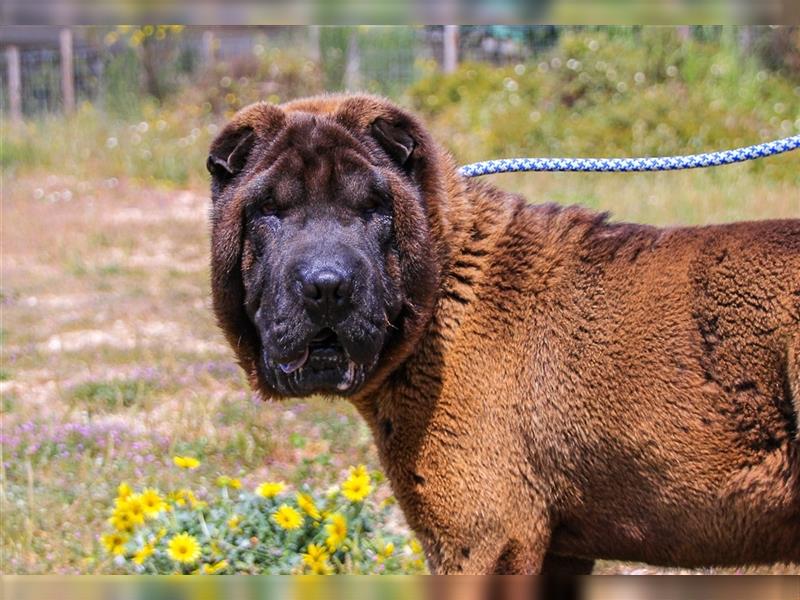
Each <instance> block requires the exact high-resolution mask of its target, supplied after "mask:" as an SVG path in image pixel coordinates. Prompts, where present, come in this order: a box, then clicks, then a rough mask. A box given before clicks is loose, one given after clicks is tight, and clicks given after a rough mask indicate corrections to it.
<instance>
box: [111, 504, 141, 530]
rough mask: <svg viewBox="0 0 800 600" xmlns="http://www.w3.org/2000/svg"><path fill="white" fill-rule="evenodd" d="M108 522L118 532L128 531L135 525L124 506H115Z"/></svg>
mask: <svg viewBox="0 0 800 600" xmlns="http://www.w3.org/2000/svg"><path fill="white" fill-rule="evenodd" d="M108 522H109V523H111V525H113V526H114V529H116V530H117V531H120V532H127V533H130V532H132V531H133V528H134V526H135V524H134V522H133V521H132V520H131V515H130V514H129V513H128V511H127V510H125V508H124V507H117V508H116V509H115V510H114V513H113V514H112V515H111V518H110V519H109V520H108Z"/></svg>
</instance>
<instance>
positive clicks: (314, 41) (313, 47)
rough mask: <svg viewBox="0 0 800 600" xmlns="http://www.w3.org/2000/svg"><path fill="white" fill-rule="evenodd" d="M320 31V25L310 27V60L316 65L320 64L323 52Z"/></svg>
mask: <svg viewBox="0 0 800 600" xmlns="http://www.w3.org/2000/svg"><path fill="white" fill-rule="evenodd" d="M319 31H320V26H319V25H309V26H308V58H309V59H310V60H311V62H313V63H314V64H319V61H320V59H321V58H322V52H321V51H320V39H319V38H320V35H319Z"/></svg>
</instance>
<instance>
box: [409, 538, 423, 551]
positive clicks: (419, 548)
mask: <svg viewBox="0 0 800 600" xmlns="http://www.w3.org/2000/svg"><path fill="white" fill-rule="evenodd" d="M408 547H409V548H410V549H411V552H412V553H413V554H422V546H421V545H420V543H419V542H418V541H417V538H412V539H411V541H410V542H408Z"/></svg>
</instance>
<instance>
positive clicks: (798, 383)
mask: <svg viewBox="0 0 800 600" xmlns="http://www.w3.org/2000/svg"><path fill="white" fill-rule="evenodd" d="M208 168H209V170H210V172H211V174H212V194H213V207H212V289H213V299H214V309H215V311H216V316H217V319H218V322H219V324H220V326H221V327H222V329H223V330H224V332H225V334H226V336H227V339H228V341H229V342H230V344H231V346H232V347H233V349H234V351H235V352H236V355H237V357H238V360H239V362H240V364H241V366H242V368H243V369H244V370H245V371H246V373H247V375H248V377H249V381H250V384H251V385H252V386H253V388H254V389H256V390H258V392H259V393H260V394H261V395H262V396H263V397H264V398H265V399H281V398H286V397H293V396H306V395H310V394H323V395H331V396H342V397H346V398H347V399H348V400H349V401H350V402H352V403H353V404H354V405H355V406H356V407H357V409H358V410H359V412H360V413H361V415H362V416H363V417H364V419H366V421H367V423H368V424H369V426H370V427H371V429H372V432H373V436H374V438H375V441H376V444H377V446H378V451H379V454H380V457H381V461H382V463H383V466H384V468H385V470H386V472H387V474H388V475H389V478H390V480H391V482H392V486H393V488H394V491H395V493H396V495H397V498H398V500H399V502H400V505H401V507H402V508H403V510H404V512H405V515H406V517H407V519H408V522H409V524H410V525H411V526H412V528H413V529H414V530H415V532H416V534H417V535H418V536H419V537H420V539H421V541H422V542H423V545H424V547H425V550H426V554H427V556H428V560H429V564H430V566H431V568H432V570H434V571H436V572H441V573H453V572H465V573H492V572H513V573H537V572H541V571H544V572H555V571H560V572H576V573H577V572H588V571H590V570H591V568H592V565H593V561H594V560H595V559H598V558H604V559H622V560H635V561H644V562H649V563H653V564H659V565H673V566H685V567H698V566H715V565H720V566H722V565H731V566H733V565H737V566H738V565H748V564H765V563H773V562H800V430H799V429H798V412H799V411H800V220H784V221H764V222H750V223H737V224H731V225H720V226H711V227H701V228H669V229H659V228H655V227H649V226H642V225H633V224H617V223H613V222H609V220H608V218H607V215H605V214H596V213H593V212H590V211H587V210H584V209H582V208H578V207H568V208H564V207H558V206H555V205H551V204H529V203H528V202H527V201H526V200H525V199H523V198H521V197H518V196H514V195H511V194H507V193H505V192H503V191H501V190H499V189H497V188H495V187H492V186H491V185H488V184H486V183H483V182H480V181H477V180H469V179H465V178H463V177H461V176H459V175H458V174H457V172H456V168H455V164H454V162H453V160H452V158H451V157H450V156H449V155H448V154H447V153H446V152H445V151H443V150H442V148H441V147H440V146H439V145H437V144H436V143H435V142H434V141H433V140H432V139H431V137H430V136H429V134H428V133H427V132H426V130H425V129H424V128H423V126H422V125H421V123H420V122H419V121H418V120H417V119H416V118H415V117H414V116H413V115H411V114H409V113H408V112H406V111H404V110H402V109H400V108H398V107H397V106H395V105H393V104H391V103H389V102H388V101H385V100H383V99H380V98H375V97H371V96H349V95H337V96H324V97H318V98H311V99H306V100H299V101H295V102H291V103H289V104H284V105H280V106H274V105H270V104H266V103H260V104H254V105H251V106H249V107H247V108H244V109H242V110H241V111H240V112H239V113H237V114H236V116H235V117H234V118H233V120H232V121H231V122H230V123H229V124H228V125H227V126H226V127H225V128H224V129H223V130H222V132H221V133H220V134H219V136H218V137H217V139H216V140H214V142H213V144H212V147H211V152H210V156H209V159H208ZM676 193H679V192H678V191H676ZM539 200H540V199H535V201H537V202H538V201H539Z"/></svg>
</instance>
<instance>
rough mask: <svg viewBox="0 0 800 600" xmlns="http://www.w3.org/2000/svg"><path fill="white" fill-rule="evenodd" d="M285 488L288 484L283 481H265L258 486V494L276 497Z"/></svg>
mask: <svg viewBox="0 0 800 600" xmlns="http://www.w3.org/2000/svg"><path fill="white" fill-rule="evenodd" d="M284 488H286V484H285V483H283V482H282V481H265V482H264V483H262V484H261V485H259V486H258V487H257V488H256V494H258V495H259V496H261V497H262V498H274V497H275V496H277V495H278V494H280V493H281V492H282V491H283V490H284Z"/></svg>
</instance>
